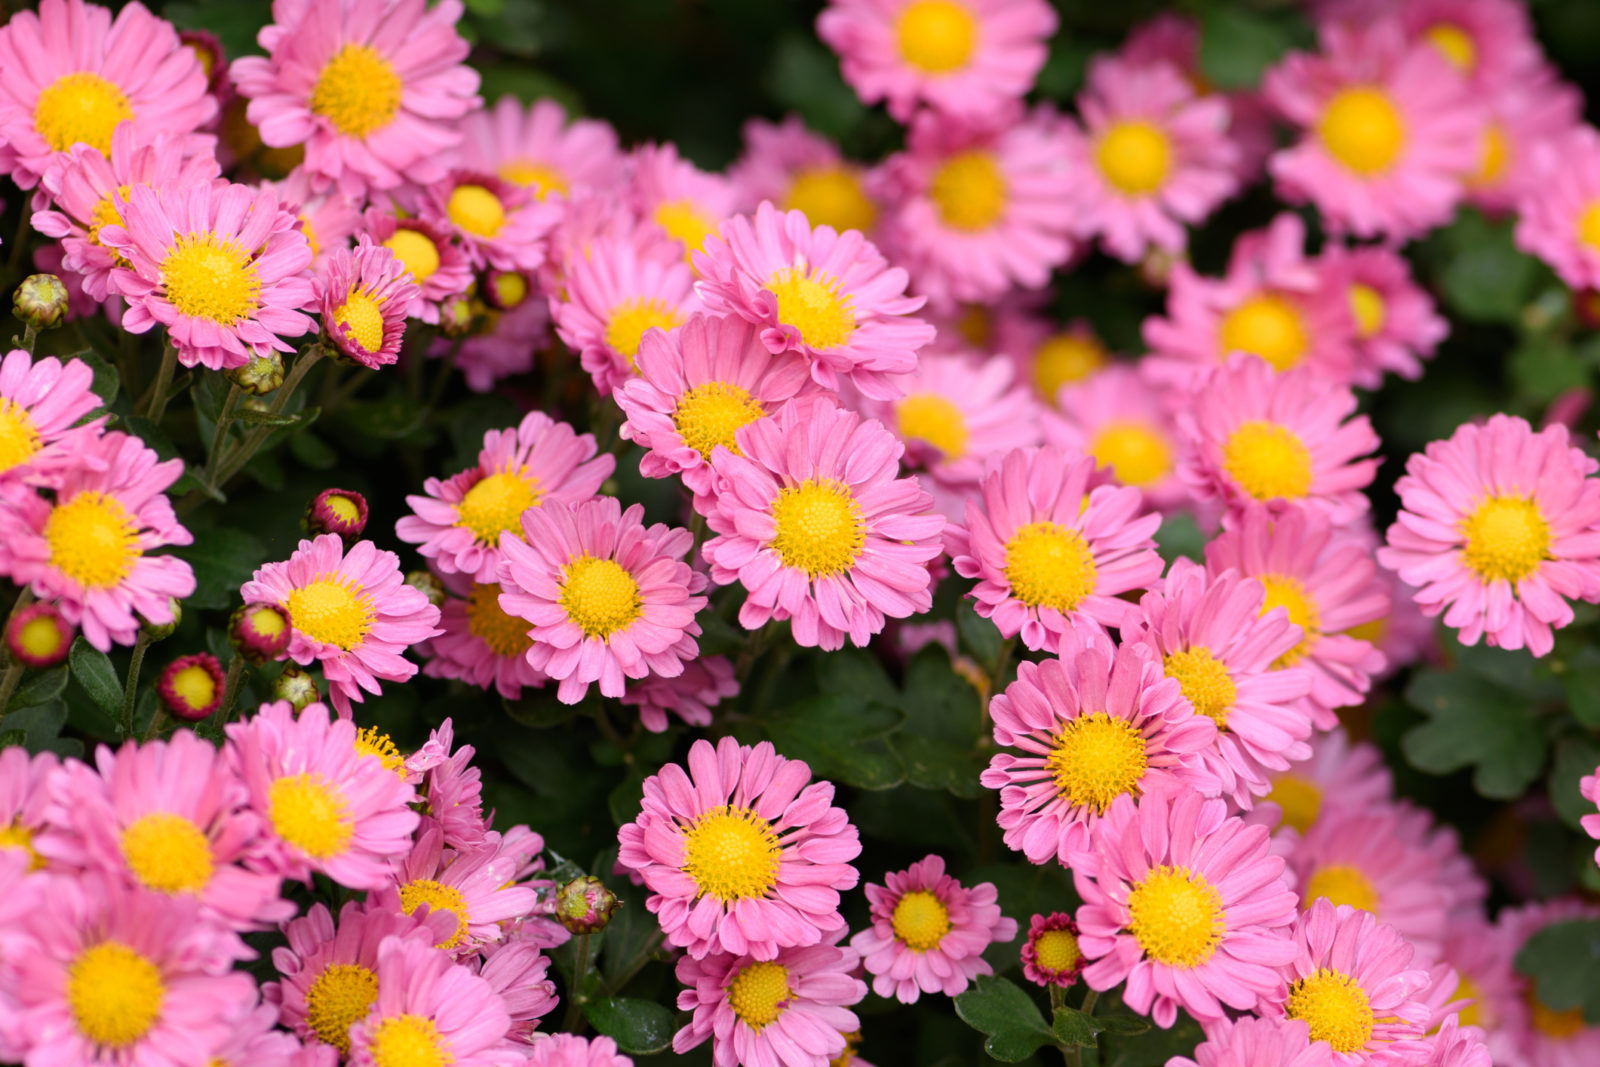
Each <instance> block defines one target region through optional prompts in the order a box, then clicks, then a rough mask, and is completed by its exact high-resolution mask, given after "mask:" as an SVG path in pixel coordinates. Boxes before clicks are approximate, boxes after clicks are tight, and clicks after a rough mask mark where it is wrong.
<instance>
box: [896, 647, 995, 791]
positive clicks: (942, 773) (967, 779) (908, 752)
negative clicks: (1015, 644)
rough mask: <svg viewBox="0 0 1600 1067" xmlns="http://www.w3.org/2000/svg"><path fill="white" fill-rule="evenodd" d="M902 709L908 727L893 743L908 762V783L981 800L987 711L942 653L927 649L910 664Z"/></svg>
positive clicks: (903, 728) (901, 701)
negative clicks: (980, 745)
mask: <svg viewBox="0 0 1600 1067" xmlns="http://www.w3.org/2000/svg"><path fill="white" fill-rule="evenodd" d="M900 707H901V708H902V709H904V711H905V713H906V722H905V725H904V726H902V727H901V728H900V729H899V730H898V731H897V732H896V733H895V735H894V739H893V743H894V747H895V751H897V752H898V753H899V754H900V758H901V760H903V761H904V763H905V768H906V781H908V782H910V783H911V784H912V785H915V786H920V787H921V788H923V789H943V790H945V791H946V792H950V793H954V794H955V795H956V796H958V797H973V796H977V795H978V792H979V787H978V775H979V774H981V773H982V772H983V768H984V765H985V764H986V763H987V762H988V760H987V759H986V758H985V756H984V755H983V754H981V753H980V752H979V749H978V745H979V741H980V740H981V735H982V733H983V729H982V727H983V707H982V705H981V704H980V702H979V700H978V693H977V691H976V690H975V689H973V688H972V685H971V684H970V683H969V682H968V681H967V680H966V679H965V678H962V677H961V676H960V675H958V674H956V672H955V671H954V670H953V669H952V668H951V666H950V657H949V656H948V655H947V654H946V653H945V650H944V649H943V648H941V647H940V646H938V645H929V646H927V647H926V648H924V649H922V650H921V651H920V652H918V653H917V655H916V656H915V658H913V659H912V661H911V666H910V667H909V668H908V669H907V670H906V684H905V692H904V693H903V694H902V695H901V697H900Z"/></svg>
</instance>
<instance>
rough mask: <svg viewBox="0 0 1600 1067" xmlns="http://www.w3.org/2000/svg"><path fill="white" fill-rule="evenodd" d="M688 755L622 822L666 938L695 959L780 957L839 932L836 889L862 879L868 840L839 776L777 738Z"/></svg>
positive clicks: (621, 834) (628, 851)
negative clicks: (831, 777) (796, 756)
mask: <svg viewBox="0 0 1600 1067" xmlns="http://www.w3.org/2000/svg"><path fill="white" fill-rule="evenodd" d="M687 763H688V768H689V769H688V771H687V772H685V770H684V769H683V768H682V767H680V766H679V765H678V764H676V763H669V764H667V765H666V766H664V767H662V768H661V771H660V773H659V774H653V775H651V776H650V777H649V778H646V779H645V780H644V801H643V804H642V807H641V810H640V812H639V817H638V818H637V819H635V820H634V821H632V822H630V823H628V824H627V825H625V826H623V827H622V828H621V829H620V830H618V831H617V841H618V842H619V844H620V845H621V851H620V852H619V854H618V857H617V862H618V864H619V865H620V866H621V867H623V868H624V869H626V870H628V871H632V872H634V873H636V874H638V875H640V876H641V877H642V878H643V879H644V884H645V885H646V886H647V887H648V888H649V889H650V897H649V899H648V900H646V901H645V907H646V908H647V909H648V910H649V911H650V912H651V914H653V915H655V917H656V919H657V920H658V921H659V922H660V923H661V929H662V932H663V933H665V934H666V939H667V943H668V944H669V945H675V946H677V947H679V948H683V949H686V950H687V951H688V954H689V957H690V958H693V959H697V960H698V959H705V958H706V955H707V954H708V953H712V954H714V955H713V958H714V959H715V958H716V957H717V956H720V955H721V954H724V953H731V954H732V955H735V956H742V955H746V954H748V955H750V956H753V957H755V958H757V959H763V960H771V959H774V958H776V957H778V955H779V952H780V950H782V949H785V948H796V947H803V946H822V945H825V944H827V943H828V941H827V939H828V936H829V935H830V934H831V933H834V932H836V931H838V932H842V930H843V928H844V919H843V918H842V917H841V916H840V915H839V891H840V890H843V889H850V888H853V887H854V886H855V884H856V881H857V878H858V875H857V874H856V869H855V868H854V867H852V866H851V865H850V861H851V860H853V859H855V858H856V856H857V855H859V854H860V852H861V842H860V841H859V840H858V838H857V835H856V828H855V827H854V826H852V825H851V824H850V821H849V817H848V816H847V815H846V814H845V811H844V809H843V808H836V807H833V785H832V783H830V782H812V781H811V768H810V767H808V766H806V764H805V763H803V762H801V761H800V760H791V759H785V758H784V757H782V756H780V755H778V754H777V752H776V751H774V750H773V747H772V743H771V742H769V741H763V742H761V743H760V744H758V745H756V746H755V747H754V748H752V747H750V746H749V745H740V744H739V743H738V742H737V741H735V740H734V739H733V738H731V737H724V738H722V740H720V741H718V742H717V744H716V747H712V744H711V742H709V741H705V740H700V741H696V742H695V743H694V745H693V747H691V748H690V749H689V758H688V761H687ZM823 956H824V957H828V954H827V953H824V954H823ZM851 956H852V960H851V965H850V966H847V967H844V968H843V969H844V970H849V969H851V967H852V966H853V965H854V958H853V957H854V953H851ZM828 958H831V957H828ZM680 977H681V976H680ZM782 999H783V998H782V997H781V996H779V997H776V998H775V1000H782ZM857 999H859V998H857ZM852 1003H853V1002H852ZM850 1029H853V1027H851V1028H850Z"/></svg>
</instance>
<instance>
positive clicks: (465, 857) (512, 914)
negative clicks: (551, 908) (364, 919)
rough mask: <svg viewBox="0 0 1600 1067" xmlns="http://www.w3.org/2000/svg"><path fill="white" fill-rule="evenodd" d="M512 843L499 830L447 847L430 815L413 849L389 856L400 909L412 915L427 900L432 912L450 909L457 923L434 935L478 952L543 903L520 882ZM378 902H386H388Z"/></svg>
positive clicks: (441, 943)
mask: <svg viewBox="0 0 1600 1067" xmlns="http://www.w3.org/2000/svg"><path fill="white" fill-rule="evenodd" d="M512 844H513V842H511V841H510V840H509V839H506V838H503V837H501V835H500V834H498V833H490V834H488V835H487V836H486V837H485V838H484V840H483V842H482V843H481V844H478V845H476V846H474V847H472V848H471V849H463V850H459V851H457V850H448V851H447V850H446V849H445V845H444V830H443V828H442V827H441V826H440V825H439V824H438V823H434V822H432V821H431V820H429V821H428V822H426V823H425V824H424V825H423V827H422V829H421V830H420V831H419V832H418V834H417V840H416V844H415V845H414V846H412V848H411V851H410V852H409V853H407V854H406V855H405V856H403V857H396V858H394V859H391V860H390V864H391V866H392V867H393V868H394V881H393V896H394V898H395V902H397V903H398V905H399V910H401V911H404V912H405V913H406V914H408V915H409V914H412V913H413V912H415V911H416V910H417V909H418V908H419V907H421V906H423V905H427V906H428V908H429V909H430V911H431V912H433V913H438V912H446V913H448V914H449V915H451V916H452V917H453V918H454V920H455V921H454V924H453V925H452V926H451V927H450V929H449V930H448V931H447V932H444V933H443V934H442V935H441V936H439V937H438V938H436V939H435V941H434V947H435V948H442V949H444V950H446V951H448V952H451V953H453V954H454V955H457V956H465V955H471V954H474V953H476V952H477V951H478V950H479V949H480V948H481V947H482V946H483V945H485V944H488V943H490V942H494V941H499V940H502V939H503V938H504V937H505V930H504V928H503V927H502V925H501V924H503V923H507V922H509V921H511V920H513V919H518V918H521V917H522V916H524V915H526V914H528V913H529V912H531V911H533V910H534V908H535V907H536V906H537V904H538V903H539V900H538V894H537V893H535V892H534V890H532V889H530V888H529V887H527V886H525V885H518V884H516V876H517V868H518V866H519V865H520V863H521V861H522V859H523V857H522V855H521V850H520V849H519V848H513V847H510V846H511V845H512ZM523 844H524V845H525V844H527V842H523ZM388 892H389V890H385V893H386V894H387V893H388ZM377 906H379V907H383V906H385V902H384V901H380V902H379V904H378V905H377ZM391 910H393V909H391Z"/></svg>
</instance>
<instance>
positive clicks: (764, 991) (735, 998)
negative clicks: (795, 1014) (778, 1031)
mask: <svg viewBox="0 0 1600 1067" xmlns="http://www.w3.org/2000/svg"><path fill="white" fill-rule="evenodd" d="M790 996H791V993H790V990H789V969H788V968H787V967H785V966H784V965H783V964H781V963H752V964H750V965H749V966H748V967H745V968H744V969H743V970H741V971H740V972H739V973H738V974H736V975H734V976H733V981H731V982H729V983H728V1005H729V1006H730V1007H731V1008H733V1013H734V1014H735V1015H737V1016H738V1017H739V1020H740V1021H741V1022H743V1023H744V1024H745V1025H746V1026H748V1027H750V1029H752V1030H757V1031H759V1030H760V1029H761V1028H762V1027H764V1026H766V1025H767V1024H768V1023H771V1022H774V1021H775V1020H776V1019H777V1018H778V1016H780V1015H782V1014H783V1009H784V1007H785V1005H787V1004H788V1001H789V997H790Z"/></svg>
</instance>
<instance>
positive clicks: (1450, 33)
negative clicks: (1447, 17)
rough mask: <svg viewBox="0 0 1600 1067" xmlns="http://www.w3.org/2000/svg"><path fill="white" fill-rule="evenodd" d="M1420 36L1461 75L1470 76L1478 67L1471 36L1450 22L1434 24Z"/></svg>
mask: <svg viewBox="0 0 1600 1067" xmlns="http://www.w3.org/2000/svg"><path fill="white" fill-rule="evenodd" d="M1422 36H1423V37H1424V38H1426V39H1427V41H1428V43H1429V44H1431V45H1433V47H1435V48H1437V49H1438V50H1439V54H1440V55H1442V56H1444V58H1445V59H1447V60H1449V61H1450V65H1451V66H1453V67H1455V68H1456V69H1457V70H1459V71H1460V72H1461V73H1463V74H1471V73H1472V68H1474V67H1476V66H1477V65H1478V46H1477V45H1476V44H1475V43H1473V40H1472V35H1471V34H1469V33H1468V32H1467V31H1466V30H1463V29H1462V28H1461V27H1460V26H1457V25H1455V24H1454V23H1451V22H1435V23H1434V24H1433V25H1432V26H1429V27H1428V28H1427V29H1426V30H1424V31H1423V33H1422Z"/></svg>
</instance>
